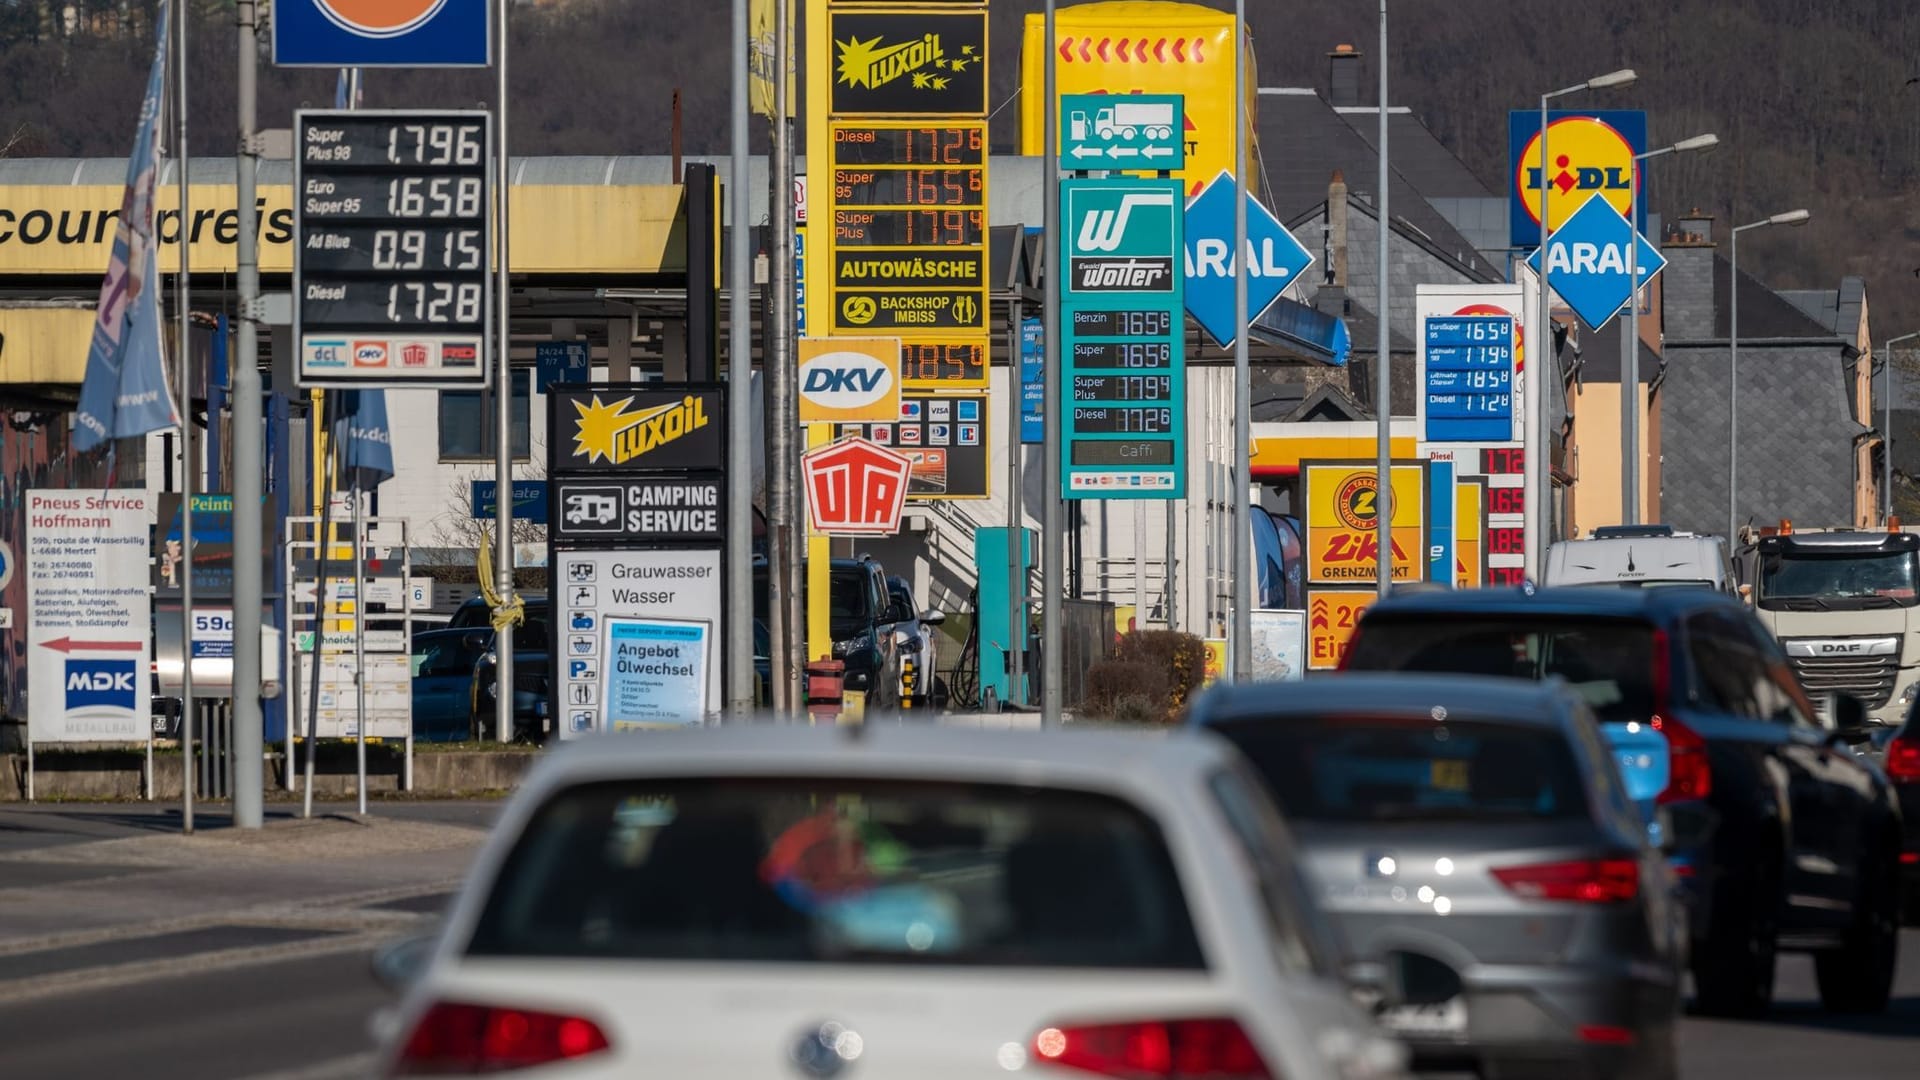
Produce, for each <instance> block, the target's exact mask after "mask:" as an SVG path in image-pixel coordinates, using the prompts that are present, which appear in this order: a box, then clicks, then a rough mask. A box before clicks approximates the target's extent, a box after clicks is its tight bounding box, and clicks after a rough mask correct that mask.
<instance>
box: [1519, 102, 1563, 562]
mask: <svg viewBox="0 0 1920 1080" xmlns="http://www.w3.org/2000/svg"><path fill="white" fill-rule="evenodd" d="M1550 96H1551V95H1548V94H1541V95H1540V324H1539V326H1538V328H1537V329H1536V330H1535V332H1534V335H1533V337H1534V340H1533V341H1531V342H1528V346H1529V350H1530V351H1531V352H1532V353H1533V356H1532V360H1533V372H1532V374H1531V375H1530V377H1529V378H1528V379H1527V389H1528V391H1529V392H1530V393H1532V394H1533V396H1534V401H1533V414H1534V417H1535V427H1536V430H1537V431H1538V435H1537V437H1536V438H1535V439H1534V442H1535V444H1536V445H1534V446H1529V447H1527V448H1526V466H1527V474H1528V477H1529V478H1530V479H1531V480H1532V481H1533V485H1532V486H1533V491H1532V492H1531V493H1530V494H1529V495H1528V496H1527V501H1526V505H1525V507H1524V509H1525V510H1526V517H1525V521H1526V524H1527V526H1528V528H1527V533H1528V535H1527V545H1528V546H1529V547H1530V548H1531V549H1532V555H1533V565H1532V567H1530V571H1531V573H1530V576H1531V577H1532V578H1533V579H1534V580H1536V581H1543V580H1545V579H1546V576H1547V545H1548V543H1549V540H1550V536H1549V534H1550V533H1552V531H1553V511H1552V510H1551V509H1549V508H1548V506H1547V500H1548V499H1550V498H1551V497H1552V494H1553V465H1552V458H1553V452H1552V450H1551V449H1549V447H1550V446H1551V444H1552V442H1553V434H1552V431H1551V428H1552V424H1553V408H1552V406H1550V405H1549V404H1548V403H1547V394H1548V393H1549V392H1550V384H1551V383H1552V381H1553V379H1554V377H1555V376H1553V375H1552V374H1550V372H1552V371H1554V369H1556V368H1558V367H1559V366H1560V360H1559V358H1558V357H1556V356H1554V355H1553V353H1554V348H1553V287H1552V285H1551V284H1550V282H1551V281H1552V268H1551V267H1549V266H1548V265H1547V254H1548V250H1549V248H1548V242H1549V241H1551V240H1552V239H1553V219H1552V218H1550V217H1549V216H1548V215H1547V193H1548V192H1549V191H1552V190H1553V185H1552V184H1550V183H1548V182H1547V99H1548V98H1549V97H1550Z"/></svg>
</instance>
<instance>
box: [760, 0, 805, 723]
mask: <svg viewBox="0 0 1920 1080" xmlns="http://www.w3.org/2000/svg"><path fill="white" fill-rule="evenodd" d="M792 16H793V8H792V4H791V2H790V0H776V3H775V4H774V9H773V63H774V66H775V68H776V70H775V72H774V80H773V153H772V155H771V158H770V166H771V168H772V179H771V182H770V183H769V184H768V185H767V195H768V201H770V202H771V203H772V204H773V206H772V207H771V209H772V212H773V214H772V217H773V258H772V266H771V267H770V269H771V275H770V277H771V279H772V282H773V302H772V303H771V304H769V305H768V308H769V310H768V312H767V319H768V321H769V322H770V323H771V325H772V331H771V332H770V333H769V334H768V335H767V338H768V341H769V343H770V344H771V345H772V355H770V356H768V357H767V362H766V365H765V366H766V372H767V400H768V408H767V429H768V430H767V638H768V645H769V648H768V650H767V651H768V653H769V654H770V655H769V658H768V676H769V678H770V680H771V681H772V683H773V685H772V686H771V687H769V688H768V689H770V690H771V691H772V692H773V710H774V713H775V714H776V715H778V716H780V717H783V718H791V717H793V715H794V714H795V713H796V712H797V711H798V710H797V709H796V708H795V704H794V688H795V687H796V685H797V684H796V683H795V682H794V679H793V674H794V673H793V657H792V655H791V653H790V651H789V649H788V648H787V642H788V641H789V640H790V638H791V637H792V636H793V635H794V634H795V633H796V628H795V627H794V626H793V625H792V624H791V623H789V622H788V621H787V593H788V592H789V591H791V590H793V589H796V588H798V587H799V577H798V575H794V576H791V577H790V576H788V575H787V573H785V572H784V570H785V568H786V567H788V566H790V565H791V559H790V555H789V550H790V548H791V546H792V544H793V488H794V461H795V457H794V452H793V444H794V426H793V425H791V424H789V423H788V422H787V415H788V413H789V412H790V411H791V410H792V408H794V407H796V406H794V405H793V403H792V402H791V401H790V399H791V398H793V396H794V392H795V386H794V381H795V377H796V375H797V372H796V370H795V368H794V364H793V347H794V346H793V303H794V300H793V156H792V155H793V133H792V131H791V129H789V128H788V126H787V108H788V102H787V70H788V64H789V63H790V61H789V60H788V53H789V50H788V47H787V43H788V42H789V41H790V40H791V39H792V28H791V26H790V25H789V20H790V19H791V18H792Z"/></svg>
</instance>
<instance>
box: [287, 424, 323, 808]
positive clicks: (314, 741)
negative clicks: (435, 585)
mask: <svg viewBox="0 0 1920 1080" xmlns="http://www.w3.org/2000/svg"><path fill="white" fill-rule="evenodd" d="M320 401H321V408H322V411H323V412H326V413H327V415H326V416H325V418H324V419H327V420H331V419H332V415H331V410H330V409H328V408H327V406H328V405H330V404H331V403H332V401H333V395H332V394H328V393H324V392H323V393H322V394H321V395H320ZM315 426H316V427H317V426H318V423H316V424H315ZM327 450H328V452H327V456H326V458H325V460H323V461H321V462H317V463H316V464H318V465H319V467H320V469H321V473H320V531H319V532H318V533H316V534H315V538H316V542H315V543H314V545H313V546H314V552H315V555H314V583H313V585H314V604H313V647H312V648H311V649H309V650H308V652H309V654H310V656H309V659H308V660H307V663H308V665H309V666H310V668H311V670H310V673H309V681H308V684H307V776H306V783H305V784H303V785H302V787H301V791H302V799H301V804H302V805H301V813H300V816H301V817H304V818H310V817H312V816H313V759H314V756H315V755H316V754H318V753H319V752H320V665H321V663H322V657H324V656H325V655H326V643H327V608H328V606H329V604H330V603H331V601H330V600H329V598H328V596H327V553H328V552H329V550H330V549H332V547H333V452H332V451H333V446H332V443H331V442H329V443H328V445H327ZM293 656H294V657H295V658H296V659H298V658H299V656H300V646H299V643H298V642H297V641H296V642H295V643H294V647H293Z"/></svg>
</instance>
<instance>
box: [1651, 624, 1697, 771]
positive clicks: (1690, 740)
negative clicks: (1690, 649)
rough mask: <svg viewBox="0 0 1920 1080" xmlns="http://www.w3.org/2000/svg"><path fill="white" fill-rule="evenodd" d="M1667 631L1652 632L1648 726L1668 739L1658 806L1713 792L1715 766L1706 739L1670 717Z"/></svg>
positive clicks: (1670, 664) (1670, 681) (1670, 656)
mask: <svg viewBox="0 0 1920 1080" xmlns="http://www.w3.org/2000/svg"><path fill="white" fill-rule="evenodd" d="M1667 645H1668V642H1667V632H1666V631H1665V630H1657V629H1656V630H1655V631H1654V632H1653V671H1652V676H1653V716H1652V717H1651V718H1650V719H1649V720H1648V723H1650V724H1652V725H1653V730H1655V731H1658V732H1659V733H1660V734H1662V735H1665V736H1666V737H1667V786H1666V790H1664V791H1662V792H1660V794H1659V796H1658V797H1657V798H1655V800H1654V801H1655V802H1656V803H1671V802H1685V801H1687V800H1690V799H1704V798H1706V797H1707V795H1708V794H1709V793H1711V792H1712V791H1713V767H1712V765H1710V764H1709V763H1708V761H1707V740H1705V739H1703V738H1701V737H1700V733H1699V732H1697V731H1695V730H1693V729H1692V728H1690V727H1688V726H1687V725H1685V724H1683V723H1681V722H1680V721H1678V720H1676V719H1674V718H1673V717H1671V716H1668V715H1667V713H1668V712H1669V711H1671V708H1672V701H1673V658H1672V655H1671V654H1670V653H1669V652H1668V648H1667Z"/></svg>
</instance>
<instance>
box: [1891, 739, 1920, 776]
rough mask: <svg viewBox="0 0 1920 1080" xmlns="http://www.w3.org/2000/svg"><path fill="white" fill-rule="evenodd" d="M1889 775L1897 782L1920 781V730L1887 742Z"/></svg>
mask: <svg viewBox="0 0 1920 1080" xmlns="http://www.w3.org/2000/svg"><path fill="white" fill-rule="evenodd" d="M1887 776H1888V778H1889V779H1891V780H1892V781H1893V782H1894V783H1896V784H1912V783H1920V732H1911V733H1909V734H1906V735H1902V736H1900V737H1899V738H1897V739H1895V740H1893V741H1892V742H1890V743H1888V744H1887Z"/></svg>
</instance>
